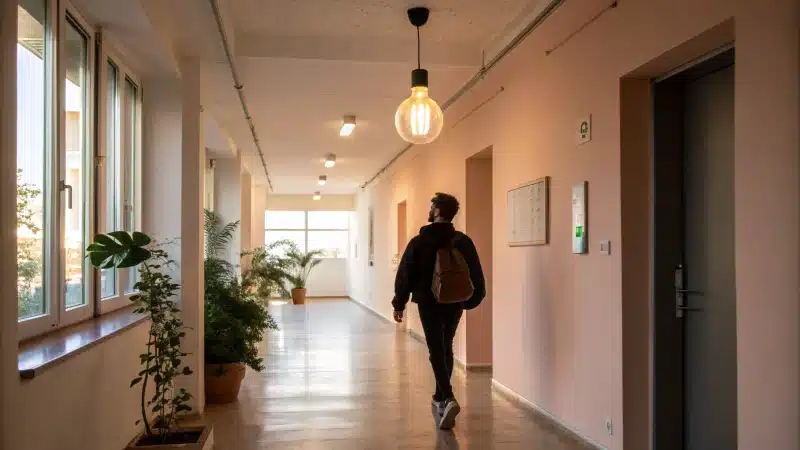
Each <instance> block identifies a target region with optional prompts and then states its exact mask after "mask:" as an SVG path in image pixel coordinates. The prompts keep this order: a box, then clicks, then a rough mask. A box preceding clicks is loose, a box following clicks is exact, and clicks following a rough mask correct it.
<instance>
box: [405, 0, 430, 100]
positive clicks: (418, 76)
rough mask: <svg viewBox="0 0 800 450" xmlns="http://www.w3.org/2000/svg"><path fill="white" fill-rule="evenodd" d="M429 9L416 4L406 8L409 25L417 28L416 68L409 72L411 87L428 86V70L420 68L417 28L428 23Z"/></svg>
mask: <svg viewBox="0 0 800 450" xmlns="http://www.w3.org/2000/svg"><path fill="white" fill-rule="evenodd" d="M430 15H431V11H430V10H429V9H428V8H425V7H424V6H418V7H415V8H411V9H409V10H408V20H409V22H411V25H414V26H415V27H416V28H417V68H416V69H414V70H413V71H412V72H411V87H418V86H425V87H428V71H427V70H425V69H423V68H422V64H421V61H420V42H419V29H420V27H422V26H424V25H425V24H426V23H428V18H429V17H430Z"/></svg>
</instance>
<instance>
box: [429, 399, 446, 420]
mask: <svg viewBox="0 0 800 450" xmlns="http://www.w3.org/2000/svg"><path fill="white" fill-rule="evenodd" d="M444 403H445V402H438V401H436V400H431V405H433V407H434V408H436V414H438V415H439V416H441V415H442V414H444Z"/></svg>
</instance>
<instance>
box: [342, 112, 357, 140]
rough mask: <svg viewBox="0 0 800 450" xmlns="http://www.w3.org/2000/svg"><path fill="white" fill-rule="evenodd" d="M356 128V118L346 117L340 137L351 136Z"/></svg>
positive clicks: (343, 120)
mask: <svg viewBox="0 0 800 450" xmlns="http://www.w3.org/2000/svg"><path fill="white" fill-rule="evenodd" d="M355 128H356V116H344V118H343V119H342V129H341V130H340V131H339V136H350V135H351V134H353V130H355Z"/></svg>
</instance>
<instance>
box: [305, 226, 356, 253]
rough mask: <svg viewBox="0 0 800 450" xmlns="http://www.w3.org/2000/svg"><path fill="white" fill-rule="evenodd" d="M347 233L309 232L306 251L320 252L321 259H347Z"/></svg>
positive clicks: (344, 231)
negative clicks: (321, 254) (321, 252)
mask: <svg viewBox="0 0 800 450" xmlns="http://www.w3.org/2000/svg"><path fill="white" fill-rule="evenodd" d="M347 242H348V231H346V230H343V231H309V232H308V250H309V251H313V250H322V251H323V252H324V255H323V258H347V248H348V245H347Z"/></svg>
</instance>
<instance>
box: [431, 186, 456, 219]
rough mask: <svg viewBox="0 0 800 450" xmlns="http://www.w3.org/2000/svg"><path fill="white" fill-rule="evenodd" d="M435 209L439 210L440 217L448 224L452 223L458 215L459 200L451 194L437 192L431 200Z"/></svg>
mask: <svg viewBox="0 0 800 450" xmlns="http://www.w3.org/2000/svg"><path fill="white" fill-rule="evenodd" d="M431 203H433V206H434V208H438V209H439V217H441V218H442V219H444V220H447V221H448V222H452V221H453V218H454V217H455V216H456V214H457V213H458V209H459V207H460V206H459V204H458V200H457V199H456V198H455V197H453V196H452V195H450V194H444V193H441V192H437V193H436V195H434V196H433V198H432V199H431Z"/></svg>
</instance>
